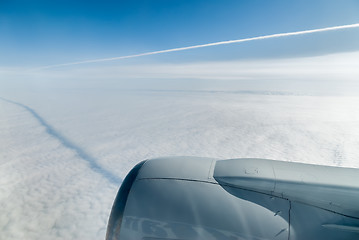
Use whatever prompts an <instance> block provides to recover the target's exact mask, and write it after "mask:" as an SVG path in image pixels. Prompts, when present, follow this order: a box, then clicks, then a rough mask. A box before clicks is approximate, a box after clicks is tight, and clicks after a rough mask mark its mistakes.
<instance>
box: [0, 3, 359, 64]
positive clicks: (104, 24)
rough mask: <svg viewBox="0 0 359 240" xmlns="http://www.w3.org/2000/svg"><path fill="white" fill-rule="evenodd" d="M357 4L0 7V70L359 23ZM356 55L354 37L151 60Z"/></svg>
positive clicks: (324, 36) (343, 34) (293, 40)
mask: <svg viewBox="0 0 359 240" xmlns="http://www.w3.org/2000/svg"><path fill="white" fill-rule="evenodd" d="M358 12H359V2H358V1H347V0H344V1H332V0H319V1H265V0H262V1H260V0H254V1H253V0H252V1H230V0H221V1H214V0H198V1H195V0H191V1H190V0H152V1H145V0H132V1H93V0H92V1H91V0H88V1H66V0H63V1H57V0H55V1H29V0H22V1H21V0H19V1H18V0H0V36H1V37H0V66H2V67H11V66H25V67H34V66H42V65H49V64H58V63H64V62H72V61H81V60H86V59H96V58H106V57H116V56H122V55H129V54H136V53H142V52H147V51H155V50H162V49H168V48H175V47H183V46H190V45H196V44H203V43H209V42H216V41H223V40H232V39H239V38H246V37H254V36H260V35H266V34H273V33H281V32H291V31H300V30H307V29H315V28H322V27H329V26H336V25H344V24H352V23H358V22H359V14H358ZM358 50H359V31H358V29H351V30H341V31H337V32H330V33H329V32H328V33H320V34H313V35H310V36H309V35H308V36H298V37H290V38H283V39H271V40H265V41H258V42H253V43H244V44H237V45H231V46H217V47H212V48H210V49H209V48H208V49H199V50H191V51H188V52H183V53H171V54H165V55H164V56H160V57H159V56H155V57H151V58H150V60H151V61H154V60H156V61H166V62H168V61H207V60H208V61H213V60H226V59H230V60H232V59H251V58H255V59H258V58H274V57H275V58H277V57H296V56H312V55H322V54H328V53H336V52H348V51H358Z"/></svg>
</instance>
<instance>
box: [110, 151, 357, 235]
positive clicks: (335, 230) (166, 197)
mask: <svg viewBox="0 0 359 240" xmlns="http://www.w3.org/2000/svg"><path fill="white" fill-rule="evenodd" d="M312 166H314V165H307V164H299V165H298V164H293V163H289V162H287V163H286V162H277V161H271V160H264V159H236V160H224V161H219V160H218V161H217V160H216V159H210V158H192V157H177V158H160V159H154V160H148V161H146V162H144V163H141V164H139V165H137V166H136V167H135V168H134V169H133V170H132V171H131V172H130V173H129V174H128V176H127V177H126V179H125V181H124V182H123V184H122V186H121V188H120V190H119V193H118V196H117V197H116V200H115V202H114V206H113V209H112V213H111V217H110V220H109V224H108V230H107V237H106V239H108V240H109V239H111V240H113V239H120V240H136V239H139V240H140V239H146V240H155V239H157V240H159V239H161V240H164V239H171V240H175V239H177V240H180V239H181V240H184V239H205V240H214V239H219V240H222V239H223V240H226V239H230V240H235V239H238V240H240V239H359V219H358V218H357V217H356V213H357V211H358V202H359V199H358V187H357V184H358V182H359V181H356V182H347V181H348V179H352V180H353V179H355V178H358V177H357V176H359V170H356V169H348V170H347V169H339V170H338V168H330V167H323V168H322V167H321V166H314V167H312ZM323 169H325V170H327V173H325V172H324V173H323V171H322V170H323ZM327 174H330V175H333V174H338V176H341V175H345V174H347V175H346V176H345V177H344V178H343V179H341V180H339V181H337V182H336V184H334V183H335V181H334V180H333V179H331V180H328V181H327V180H326V179H328V178H329V176H328V175H327ZM321 196H323V198H322V199H321V198H320V197H321ZM348 196H350V197H351V198H350V199H347V197H348ZM346 203H349V204H348V206H346V205H345V204H346ZM341 204H342V205H341ZM332 205H333V206H332ZM348 213H349V214H348Z"/></svg>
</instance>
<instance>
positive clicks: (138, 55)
mask: <svg viewBox="0 0 359 240" xmlns="http://www.w3.org/2000/svg"><path fill="white" fill-rule="evenodd" d="M357 27H359V23H355V24H349V25H342V26H335V27H326V28H318V29H312V30H304V31H297V32H288V33H277V34H271V35H265V36H259V37H251V38H243V39H237V40H228V41H221V42H214V43H207V44H201V45H194V46H188V47H180V48H171V49H166V50H160V51H154V52H146V53H140V54H134V55H127V56H121V57H112V58H102V59H93V60H86V61H80V62H70V63H62V64H56V65H49V66H44V67H41V68H40V69H46V68H54V67H61V66H70V65H77V64H84V63H96V62H106V61H114V60H120V59H126V58H135V57H142V56H148V55H155V54H161V53H168V52H178V51H184V50H189V49H195V48H203V47H210V46H217V45H225V44H232V43H241V42H249V41H255V40H261V39H268V38H279V37H288V36H295V35H303V34H310V33H318V32H326V31H334V30H340V29H348V28H357Z"/></svg>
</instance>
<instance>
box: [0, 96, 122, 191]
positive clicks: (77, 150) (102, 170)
mask: <svg viewBox="0 0 359 240" xmlns="http://www.w3.org/2000/svg"><path fill="white" fill-rule="evenodd" d="M0 99H1V100H3V101H5V102H8V103H12V104H15V105H17V106H20V107H22V108H24V109H25V110H26V111H28V112H29V113H31V115H32V116H33V117H34V118H36V120H37V121H38V122H39V123H40V124H41V125H42V126H43V127H45V129H46V132H47V133H48V134H49V135H51V136H52V137H54V138H56V139H57V140H59V141H60V142H61V144H62V145H63V146H65V147H66V148H68V149H71V150H73V151H75V153H76V154H77V155H78V156H79V157H80V158H82V159H84V160H85V161H87V162H88V163H89V166H90V168H91V169H92V170H93V171H94V172H97V173H99V174H101V175H102V176H103V177H105V178H106V179H107V180H108V181H110V182H111V183H113V184H116V185H118V184H120V183H121V182H122V179H121V178H119V177H117V176H115V175H114V174H113V173H111V172H110V171H108V170H106V169H105V168H103V167H101V166H100V165H99V164H98V163H97V160H96V159H95V158H94V157H92V156H90V155H89V154H87V153H86V152H85V151H84V150H82V149H81V148H80V147H79V146H77V145H76V144H74V143H73V142H71V141H70V140H69V139H67V138H66V137H64V136H63V135H62V134H61V133H59V132H58V131H57V130H55V129H54V128H53V127H52V126H51V125H50V124H48V123H47V122H46V121H45V120H44V119H43V118H42V117H41V116H40V115H39V114H38V113H37V112H36V111H35V110H33V109H32V108H30V107H28V106H26V105H24V104H22V103H18V102H15V101H12V100H8V99H5V98H2V97H0Z"/></svg>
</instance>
